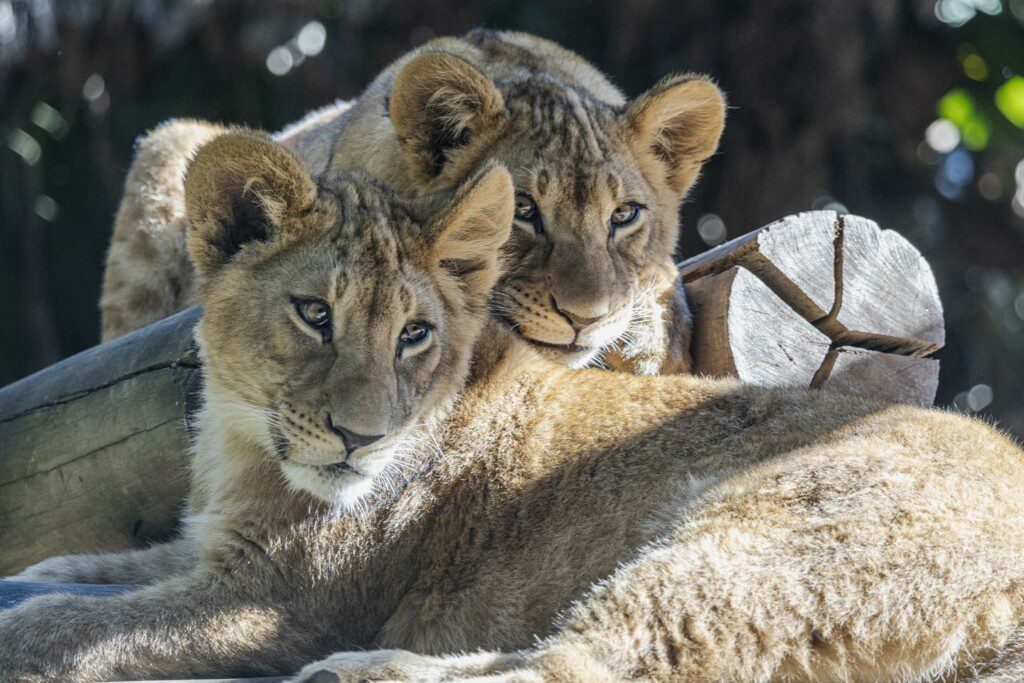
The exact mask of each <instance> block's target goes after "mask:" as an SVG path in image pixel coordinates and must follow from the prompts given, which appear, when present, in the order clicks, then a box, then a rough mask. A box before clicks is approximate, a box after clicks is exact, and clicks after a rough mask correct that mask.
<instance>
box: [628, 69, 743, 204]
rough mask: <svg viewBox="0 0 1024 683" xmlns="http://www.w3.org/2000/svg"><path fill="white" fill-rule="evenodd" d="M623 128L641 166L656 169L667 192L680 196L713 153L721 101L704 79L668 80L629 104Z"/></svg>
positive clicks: (719, 128)
mask: <svg viewBox="0 0 1024 683" xmlns="http://www.w3.org/2000/svg"><path fill="white" fill-rule="evenodd" d="M625 126H626V129H627V131H626V132H627V139H629V141H630V144H631V145H632V146H633V149H634V150H635V152H636V154H637V155H638V156H639V157H640V159H641V162H642V163H647V164H655V165H656V166H657V168H655V169H654V171H655V172H660V175H661V177H662V178H664V180H665V182H666V184H667V187H668V189H669V190H670V191H672V192H675V193H676V194H677V195H678V196H679V197H682V196H683V195H684V194H686V191H687V190H689V189H690V186H691V185H693V182H694V181H695V180H696V179H697V174H698V173H699V172H700V167H701V165H702V164H703V163H704V161H706V160H707V158H708V157H710V156H711V155H712V154H714V153H715V150H716V149H718V141H719V139H720V138H721V137H722V129H723V128H724V127H725V96H724V95H723V94H722V91H721V90H719V89H718V87H717V86H716V85H715V84H714V83H712V82H711V81H710V80H709V79H708V78H706V77H704V76H695V75H692V74H687V75H683V76H671V77H669V78H666V79H664V80H662V81H661V82H660V83H658V84H657V85H655V86H654V87H653V88H651V89H650V90H648V91H647V92H645V93H644V94H643V95H640V96H639V97H638V98H636V99H635V100H634V101H633V102H631V103H630V105H629V107H628V109H627V110H626V114H625Z"/></svg>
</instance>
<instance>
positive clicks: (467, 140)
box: [389, 52, 507, 191]
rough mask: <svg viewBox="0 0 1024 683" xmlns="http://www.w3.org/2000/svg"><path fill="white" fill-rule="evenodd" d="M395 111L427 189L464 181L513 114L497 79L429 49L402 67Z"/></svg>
mask: <svg viewBox="0 0 1024 683" xmlns="http://www.w3.org/2000/svg"><path fill="white" fill-rule="evenodd" d="M389 111H390V115H391V123H392V125H393V126H394V127H395V134H396V136H397V138H398V143H399V145H400V146H401V148H402V151H403V152H404V153H405V156H406V161H407V163H408V164H409V170H410V172H411V174H412V177H413V179H414V180H416V181H417V182H419V183H422V184H423V188H421V189H422V190H425V191H434V190H439V189H443V188H446V187H452V186H453V185H454V184H455V183H456V182H458V181H459V180H461V178H462V177H463V176H464V175H465V174H466V173H467V172H468V171H469V169H471V168H472V167H473V166H474V165H475V164H476V163H477V162H478V161H479V159H480V157H481V155H483V154H484V153H485V152H486V151H487V147H488V146H489V145H490V143H491V141H493V140H494V138H495V137H496V136H497V135H498V134H499V133H500V131H501V128H502V126H503V124H504V122H505V120H506V119H507V114H506V112H505V101H504V99H503V98H502V96H501V93H500V92H498V89H497V88H496V87H495V86H494V83H493V82H492V81H491V79H489V78H487V76H485V75H484V74H483V73H481V72H480V70H479V69H477V68H476V67H475V66H473V65H472V64H470V63H469V62H467V61H466V60H464V59H461V58H459V57H456V56H454V55H451V54H448V53H445V52H427V53H424V54H422V55H419V56H418V57H415V58H414V59H412V60H410V61H409V62H408V63H407V64H406V65H405V66H403V67H402V69H401V71H399V72H398V75H397V76H396V77H395V82H394V85H393V86H392V88H391V98H390V104H389Z"/></svg>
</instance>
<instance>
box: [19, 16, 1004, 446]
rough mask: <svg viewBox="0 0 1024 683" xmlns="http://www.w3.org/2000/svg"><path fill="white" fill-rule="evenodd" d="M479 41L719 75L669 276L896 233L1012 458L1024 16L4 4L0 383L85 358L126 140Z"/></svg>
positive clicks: (633, 82)
mask: <svg viewBox="0 0 1024 683" xmlns="http://www.w3.org/2000/svg"><path fill="white" fill-rule="evenodd" d="M478 25H487V26H491V27H499V28H509V29H519V30H525V31H530V32H533V33H537V34H540V35H543V36H546V37H549V38H552V39H554V40H557V41H559V42H561V43H563V44H564V45H566V46H567V47H570V48H572V49H574V50H577V51H579V52H580V53H582V54H583V55H584V56H586V57H587V58H589V59H591V60H592V61H594V62H595V63H596V64H597V65H598V66H599V67H601V68H602V69H603V70H605V71H606V72H607V73H608V74H609V75H610V76H611V77H612V78H613V79H614V80H615V81H616V82H617V83H619V84H620V85H621V86H622V87H623V88H624V89H625V90H626V91H627V92H628V93H630V94H636V93H638V92H640V91H642V90H643V89H645V88H646V87H649V86H650V85H651V84H652V83H654V82H655V81H656V80H657V79H658V78H660V77H661V76H663V75H664V74H665V73H667V72H670V71H679V70H694V71H703V72H707V73H710V74H712V75H714V76H715V77H716V78H717V79H718V81H719V83H720V84H721V85H722V87H723V88H724V89H725V90H726V91H727V92H728V93H729V98H730V103H731V105H732V110H731V112H730V120H729V124H728V127H727V132H726V135H725V138H724V141H723V145H722V149H721V153H720V154H719V155H718V156H717V157H716V158H715V159H713V160H712V161H711V163H710V164H709V166H708V169H707V172H706V174H705V178H704V179H703V180H702V181H701V184H700V185H699V186H698V188H697V190H696V191H695V192H694V194H693V196H692V197H691V200H690V202H689V203H688V205H687V206H686V207H685V209H684V212H683V218H684V235H683V238H682V240H681V243H680V254H681V255H691V254H694V253H696V252H698V251H700V250H702V249H704V248H707V246H708V245H709V244H714V243H718V242H720V241H722V240H723V239H726V238H727V237H732V236H736V235H739V234H741V233H743V232H746V231H747V230H750V229H752V228H755V227H757V226H759V225H762V224H765V223H767V222H769V221H771V220H773V219H775V218H778V217H780V216H782V215H784V214H787V213H793V212H796V211H801V210H806V209H809V208H823V207H832V208H837V209H840V210H843V209H848V210H850V211H853V212H856V213H859V214H863V215H866V216H870V217H872V218H875V219H876V220H878V221H879V222H880V223H882V224H883V226H886V227H894V228H895V229H897V230H899V231H900V232H902V233H903V234H904V235H906V236H907V237H908V238H909V239H910V240H911V241H912V242H914V243H915V244H916V245H917V246H918V247H919V248H920V249H921V250H922V251H923V252H924V253H925V255H926V256H927V257H928V259H929V261H930V262H931V264H932V266H933V268H934V269H935V272H936V275H937V277H938V279H939V283H940V289H941V293H942V296H943V300H944V302H945V306H946V320H947V327H948V345H947V348H946V349H945V350H944V351H943V352H942V353H941V356H940V357H941V359H942V382H941V388H940V397H939V398H940V402H943V403H949V402H954V401H955V402H956V404H957V405H959V406H961V407H963V408H965V409H971V410H978V411H982V412H986V413H990V414H991V415H993V416H995V417H996V418H997V419H998V420H999V421H1000V422H1001V423H1002V424H1004V425H1006V426H1008V427H1010V428H1011V429H1013V430H1015V431H1016V432H1017V433H1018V434H1024V218H1022V216H1024V164H1022V163H1021V160H1022V158H1024V131H1022V128H1024V0H1002V1H1001V0H938V1H937V2H936V0H905V1H903V2H896V1H889V0H819V1H817V2H807V1H806V0H760V1H759V2H757V3H754V2H747V3H745V2H738V1H737V0H692V1H690V2H686V3H683V2H679V1H678V0H591V1H588V2H581V1H569V0H554V1H552V0H489V1H486V2H471V1H466V2H458V1H451V2H448V1H444V0H380V1H377V2H374V1H373V0H308V1H302V0H260V1H257V0H249V1H243V0H238V1H230V2H229V1H227V0H224V1H211V0H108V1H107V2H99V1H97V0H0V217H2V223H0V292H3V294H4V295H3V296H2V297H0V321H2V323H3V324H2V326H0V335H2V336H0V384H2V383H5V382H8V381H10V380H13V379H16V378H17V377H20V376H22V375H25V374H27V373H28V372H31V371H33V370H36V369H38V368H40V367H43V366H45V365H47V364H49V363H52V362H54V361H55V360H57V359H59V358H61V357H63V356H66V355H68V354H71V353H74V352H76V351H79V350H81V349H83V348H86V347H88V346H91V345H93V344H94V343H96V341H97V338H98V312H97V308H96V301H97V299H98V295H99V285H100V276H101V272H102V267H103V257H104V252H105V249H106V244H107V241H108V238H109V230H110V227H111V223H112V218H113V213H114V211H115V209H116V206H117V200H118V196H119V193H120V190H121V183H122V182H123V177H124V173H125V171H126V169H127V168H128V165H129V163H130V160H131V154H132V144H133V141H134V140H135V139H136V138H137V137H138V136H139V135H140V134H142V133H144V132H145V131H146V130H148V129H149V128H151V127H153V126H154V125H156V124H157V123H159V122H160V121H163V120H165V119H167V118H170V117H180V116H188V117H200V118H208V119H216V120H221V121H230V122H245V123H248V124H250V125H253V126H259V127H264V128H267V129H271V130H274V129H278V128H280V127H282V126H283V125H284V124H286V123H288V122H290V121H292V120H295V119H297V118H298V117H300V116H301V115H302V114H303V113H304V112H305V111H307V110H308V109H310V108H312V107H316V106H319V105H322V104H324V103H326V102H329V101H331V100H333V99H335V98H338V97H342V98H349V97H354V96H356V95H358V93H359V91H360V89H361V88H362V87H363V86H364V85H365V84H366V83H367V82H368V81H369V80H370V79H371V78H372V77H373V76H374V75H375V74H376V72H378V71H379V70H380V69H381V68H383V67H384V66H386V65H387V64H388V62H390V61H391V60H392V59H394V58H395V57H397V56H398V55H400V54H401V53H402V52H404V51H406V50H408V49H410V48H412V47H415V46H416V45H418V44H420V43H422V42H424V41H426V40H428V39H429V38H431V37H434V36H436V35H442V34H458V33H461V32H463V31H465V30H467V29H469V28H471V27H473V26H478Z"/></svg>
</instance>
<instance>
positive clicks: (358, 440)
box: [327, 415, 384, 451]
mask: <svg viewBox="0 0 1024 683" xmlns="http://www.w3.org/2000/svg"><path fill="white" fill-rule="evenodd" d="M327 428H328V429H330V430H331V431H332V432H334V433H335V434H337V435H338V436H340V437H341V440H342V441H344V442H345V449H346V450H348V451H354V450H356V449H357V448H362V447H364V446H369V445H371V444H374V443H377V442H378V441H380V440H381V439H383V438H384V435H383V434H373V435H370V436H367V435H365V434H356V433H355V432H351V431H349V430H347V429H345V428H344V427H342V426H341V425H337V424H334V422H333V421H332V420H331V416H330V415H328V416H327Z"/></svg>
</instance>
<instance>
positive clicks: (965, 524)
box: [0, 133, 1024, 681]
mask: <svg viewBox="0 0 1024 683" xmlns="http://www.w3.org/2000/svg"><path fill="white" fill-rule="evenodd" d="M513 191H514V190H513V184H512V182H511V180H510V177H509V175H508V174H507V173H506V172H505V171H504V170H502V169H500V168H498V167H494V166H488V167H485V169H484V170H482V171H481V172H479V173H477V174H474V175H473V176H472V177H471V178H470V180H469V181H468V182H467V183H466V185H465V186H464V187H463V188H462V189H460V190H458V191H457V192H455V193H450V194H448V195H446V196H443V197H436V198H431V199H426V200H418V201H408V200H399V199H396V198H395V197H393V196H391V195H390V193H389V192H388V191H387V190H386V189H385V188H384V187H382V186H380V185H377V184H376V183H374V182H373V181H370V180H367V179H360V178H352V177H348V176H339V175H333V174H326V175H324V176H321V177H319V178H318V179H316V180H314V179H313V178H311V177H310V175H309V173H308V172H307V171H305V170H304V169H303V168H302V167H301V165H300V163H299V162H298V161H297V160H296V159H295V158H294V157H293V156H292V155H291V154H289V153H288V152H287V151H285V150H284V149H283V148H281V147H279V146H277V145H275V144H274V143H272V142H270V141H269V140H267V139H266V138H263V137H260V136H258V135H255V134H251V133H234V134H230V135H225V136H222V137H219V138H217V139H216V140H214V141H213V142H211V143H209V144H208V145H206V146H205V147H203V148H202V149H201V150H200V151H199V153H198V154H197V155H196V157H195V160H194V161H193V162H192V164H191V165H190V167H189V171H188V174H187V176H186V180H185V192H186V206H187V209H188V216H189V219H190V222H191V227H190V229H189V250H190V253H191V256H192V259H193V261H194V263H195V267H196V273H197V275H198V277H199V279H200V280H199V281H200V291H201V296H202V300H203V304H204V315H203V319H202V322H201V323H200V327H199V330H198V333H199V339H200V343H201V349H202V354H203V357H204V360H205V365H204V372H205V373H206V383H205V389H204V391H205V402H204V406H203V408H202V414H201V417H200V421H199V425H200V426H199V434H198V442H197V447H196V450H197V453H196V472H195V477H196V486H197V487H199V488H200V489H201V490H202V491H203V493H204V495H203V498H204V500H205V502H204V504H203V505H202V507H201V508H199V509H197V510H196V513H197V514H196V515H195V516H194V517H192V518H191V519H190V520H189V522H188V525H189V531H188V533H189V534H190V535H191V536H192V537H193V538H195V539H198V541H199V543H200V544H201V552H200V553H199V556H200V559H199V561H198V565H197V566H194V567H193V568H191V569H189V570H187V571H185V572H183V573H181V574H179V575H177V576H175V577H173V578H170V579H167V580H164V581H161V582H159V583H155V584H153V585H151V586H147V587H145V588H141V589H139V590H138V591H135V592H132V593H128V594H123V595H120V596H116V597H107V598H85V597H74V596H67V595H52V596H48V597H41V598H36V599H33V600H30V601H28V602H26V603H24V604H22V605H21V606H19V607H17V608H14V609H12V610H9V611H6V612H2V613H0V643H2V644H3V646H2V647H0V672H2V673H0V678H3V679H4V680H22V679H38V678H55V679H64V680H69V679H70V680H84V679H112V678H145V677H150V678H156V677H204V676H209V677H215V676H222V675H238V674H246V675H255V674H273V673H281V672H288V671H293V670H295V669H296V668H298V667H300V666H301V665H302V664H304V663H306V662H309V661H313V660H315V659H317V658H320V657H324V656H326V655H328V654H329V653H330V652H332V651H335V650H340V649H348V650H362V651H360V652H352V653H342V654H337V655H334V656H331V657H329V658H328V659H326V660H325V661H322V662H320V663H318V664H315V665H313V666H311V667H309V668H307V669H306V670H305V672H304V674H303V675H304V676H305V675H317V674H318V672H320V671H330V672H333V673H334V674H336V675H337V676H338V677H339V678H340V679H342V680H346V681H349V680H351V681H360V680H380V679H399V680H456V679H460V678H470V677H479V676H492V677H493V679H494V680H519V681H522V680H536V681H540V680H545V681H547V680H564V681H579V680H587V681H591V680H593V681H601V680H606V681H611V680H621V679H625V678H645V679H652V680H669V679H674V680H697V681H701V680H703V681H724V680H744V681H747V680H804V679H814V680H878V679H893V678H900V679H903V680H907V679H921V678H928V677H931V676H938V675H943V674H949V675H953V674H956V673H957V672H960V673H965V672H967V671H971V670H974V669H972V667H976V668H980V667H984V666H985V665H986V664H985V663H986V661H988V658H990V657H993V656H994V655H995V653H996V651H997V650H998V649H999V648H1001V647H1003V645H1004V644H1005V643H1007V642H1008V640H1009V639H1010V638H1011V637H1012V636H1014V634H1015V632H1017V631H1018V629H1019V625H1020V620H1021V616H1022V614H1021V612H1022V607H1024V605H1022V599H1021V598H1022V589H1021V586H1024V552H1022V550H1024V525H1022V523H1021V522H1022V513H1024V496H1022V495H1021V491H1022V490H1024V459H1022V456H1024V453H1022V452H1021V451H1020V450H1019V449H1018V448H1017V447H1016V446H1015V445H1014V444H1013V443H1011V442H1010V441H1009V440H1008V439H1006V438H1005V437H1004V436H1002V435H1000V434H999V433H997V432H996V431H995V430H993V429H992V428H991V427H989V426H987V425H985V424H982V423H980V422H977V421H974V420H970V419H968V418H965V417H962V416H958V415H953V414H948V413H944V412H940V411H934V410H923V409H916V408H911V407H907V406H890V405H884V404H881V403H876V402H872V401H869V400H866V399H860V398H853V397H848V396H842V395H839V394H831V393H825V392H814V391H808V390H788V391H781V390H768V389H762V388H754V387H744V386H741V385H739V384H737V383H735V382H731V381H718V380H709V379H702V378H697V377H688V376H662V377H635V376H627V375H621V374H613V373H606V372H601V371H597V370H582V371H571V370H569V369H567V368H565V367H564V366H562V365H558V364H555V363H553V362H551V361H550V360H547V359H544V358H542V357H541V356H539V355H538V354H537V353H536V352H535V351H534V350H533V348H532V347H531V346H529V345H528V344H526V343H525V342H523V341H522V340H521V339H520V338H519V337H518V336H517V335H515V334H513V333H512V332H511V331H509V330H508V329H507V327H505V326H503V325H501V324H499V323H496V322H494V321H492V320H490V318H489V316H488V313H487V311H488V309H487V299H488V295H489V290H490V288H491V287H492V285H493V284H494V283H495V282H496V281H497V280H498V278H499V271H498V261H497V258H496V253H497V249H496V247H497V245H499V244H501V243H502V242H503V241H505V240H506V239H507V237H508V231H509V226H510V223H511V220H512V213H513V212H514V210H515V204H514V198H513ZM373 648H380V649H378V650H372V649H373ZM368 649H370V650H372V651H366V650H368ZM474 651H475V652H477V654H473V655H454V654H451V655H450V654H448V653H456V652H474Z"/></svg>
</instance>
